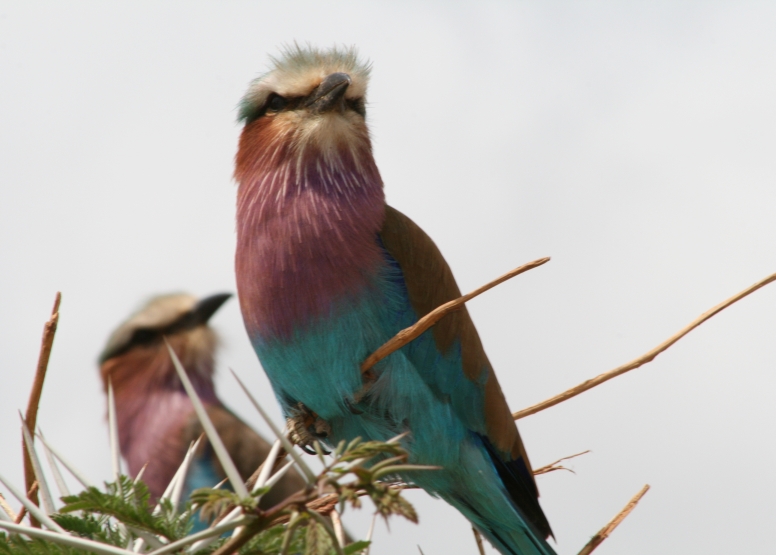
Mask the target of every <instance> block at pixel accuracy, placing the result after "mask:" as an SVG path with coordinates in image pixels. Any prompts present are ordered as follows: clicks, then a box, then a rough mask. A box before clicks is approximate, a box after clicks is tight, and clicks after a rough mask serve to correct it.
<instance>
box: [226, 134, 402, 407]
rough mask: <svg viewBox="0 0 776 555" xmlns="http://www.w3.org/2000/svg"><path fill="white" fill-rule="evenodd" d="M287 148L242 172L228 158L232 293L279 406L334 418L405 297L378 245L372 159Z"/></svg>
mask: <svg viewBox="0 0 776 555" xmlns="http://www.w3.org/2000/svg"><path fill="white" fill-rule="evenodd" d="M249 127H250V126H248V128H246V129H247V132H246V133H244V138H243V141H242V142H241V152H245V149H250V148H251V144H252V143H251V133H250V131H252V130H250V129H249ZM256 131H257V132H260V131H261V130H260V129H258V130H256ZM266 146H267V145H264V144H259V145H256V147H255V148H256V149H257V150H258V149H260V148H261V147H264V148H265V149H266ZM243 147H244V148H243ZM290 150H291V149H288V148H286V149H283V148H281V149H280V150H279V151H278V152H277V154H276V156H277V158H276V159H274V160H272V163H271V164H265V165H261V164H259V165H256V164H252V165H250V166H249V167H248V168H247V169H246V170H245V173H244V174H240V169H239V168H240V165H239V164H240V159H239V157H238V179H240V178H241V179H240V190H239V193H238V229H237V239H238V245H237V256H236V261H237V262H236V273H237V287H238V291H239V296H240V304H241V308H242V312H243V317H244V319H245V323H246V327H247V329H248V333H249V335H250V338H251V341H252V343H253V346H254V348H255V349H256V351H257V353H258V354H259V357H260V360H261V363H262V366H263V367H264V369H265V371H266V372H267V374H268V376H269V378H270V381H271V382H272V384H273V387H274V388H275V392H276V394H277V396H278V398H279V400H280V401H281V403H282V404H283V405H284V407H285V408H286V409H288V408H290V407H292V406H294V405H295V404H296V403H299V402H302V403H304V404H305V405H306V406H308V407H310V408H311V409H312V410H314V411H315V412H316V413H318V414H319V415H320V416H321V417H323V418H332V417H335V416H337V415H339V414H340V413H341V412H342V411H343V410H347V403H348V402H349V401H350V400H352V399H353V396H354V394H355V392H357V391H358V390H359V389H360V388H361V385H362V382H361V375H360V371H359V366H360V364H361V362H363V360H364V359H365V358H366V357H367V356H369V354H370V353H371V352H372V351H373V350H374V349H376V348H377V347H379V346H380V345H381V344H382V342H384V341H385V340H387V339H388V338H390V337H391V336H392V335H393V333H395V332H396V331H398V330H399V329H401V326H402V323H403V322H402V317H403V316H404V309H405V308H406V307H405V306H403V303H405V299H404V298H403V297H402V295H401V294H400V284H398V283H397V282H396V280H395V279H392V277H394V276H393V275H392V272H394V273H395V270H393V268H392V267H391V265H390V263H389V262H388V261H387V260H386V257H385V253H384V250H383V249H382V247H381V245H380V244H379V237H378V233H379V231H380V228H381V226H382V224H383V220H384V217H385V201H384V197H383V191H382V182H381V181H380V175H379V173H378V171H377V168H376V167H375V166H374V162H373V160H372V159H371V156H370V157H368V158H364V159H363V160H361V159H358V158H357V155H358V154H359V153H358V152H357V151H356V152H352V151H351V150H350V149H341V150H336V149H335V150H334V151H333V152H327V151H325V150H321V149H315V148H310V149H308V150H307V151H306V152H305V153H303V154H301V155H300V154H299V153H298V152H292V151H290ZM261 152H266V150H260V151H259V152H253V153H252V154H253V156H252V157H248V156H246V158H247V159H251V160H255V159H256V157H260V156H261V154H260V153H261ZM300 156H301V157H300Z"/></svg>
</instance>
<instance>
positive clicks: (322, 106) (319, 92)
mask: <svg viewBox="0 0 776 555" xmlns="http://www.w3.org/2000/svg"><path fill="white" fill-rule="evenodd" d="M351 82H352V81H351V79H350V75H348V74H347V73H332V74H331V75H329V76H327V77H326V79H324V80H323V82H322V83H321V84H320V85H318V87H317V88H316V89H315V90H314V91H313V92H312V93H311V94H310V97H309V98H308V99H307V102H305V107H306V108H309V109H310V110H312V111H314V112H318V113H323V112H330V111H332V110H334V109H336V108H340V109H343V108H344V107H345V102H344V100H345V91H347V90H348V87H349V86H350V83H351Z"/></svg>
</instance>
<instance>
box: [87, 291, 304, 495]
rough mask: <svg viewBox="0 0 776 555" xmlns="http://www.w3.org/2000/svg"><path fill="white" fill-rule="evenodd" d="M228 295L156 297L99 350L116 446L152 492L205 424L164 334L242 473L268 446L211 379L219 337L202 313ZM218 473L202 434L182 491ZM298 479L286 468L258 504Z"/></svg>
mask: <svg viewBox="0 0 776 555" xmlns="http://www.w3.org/2000/svg"><path fill="white" fill-rule="evenodd" d="M230 296H231V295H228V294H221V295H214V296H212V297H207V298H205V299H203V300H200V301H198V300H197V299H196V298H194V297H192V296H191V295H185V294H173V295H162V296H159V297H154V298H152V299H151V300H150V301H148V302H147V303H146V304H145V305H144V306H143V307H142V308H141V309H140V310H139V311H138V312H137V313H135V314H133V315H132V316H131V317H130V318H129V319H128V320H127V321H125V322H124V323H123V324H121V325H120V326H119V327H118V328H117V329H116V330H115V331H114V332H113V334H112V335H111V337H110V339H109V340H108V343H107V345H106V347H105V349H104V351H103V353H102V354H101V355H100V375H101V377H102V380H103V385H104V386H105V388H106V389H107V384H108V380H110V382H111V384H112V386H113V391H114V397H115V404H116V416H117V424H118V432H119V446H120V449H121V454H122V456H123V457H124V459H125V460H126V463H127V467H128V471H129V475H130V476H133V477H134V476H136V475H137V474H138V473H139V472H140V470H141V469H142V468H143V467H144V466H146V465H147V467H146V470H145V471H144V473H143V481H144V482H145V483H146V485H148V488H149V491H150V493H151V496H152V497H153V498H154V499H156V498H158V497H160V496H161V495H162V493H163V492H164V490H165V489H166V488H167V485H168V484H169V483H170V480H171V479H172V478H173V476H174V474H175V472H176V471H177V469H178V467H179V466H180V464H181V462H182V461H183V457H184V455H185V453H186V450H187V449H188V448H189V445H190V443H191V442H192V441H194V440H196V439H197V438H198V437H199V436H200V435H201V434H202V432H203V429H202V425H201V423H200V422H199V419H198V418H197V416H196V414H195V412H194V407H193V405H192V402H191V400H190V399H189V397H188V395H187V394H186V392H185V391H184V389H183V386H182V384H181V382H180V379H179V378H178V375H177V373H176V372H175V368H174V366H173V364H172V360H171V358H170V354H169V352H168V351H167V348H166V346H165V344H164V341H163V338H166V339H167V341H168V342H169V343H170V346H171V347H172V348H173V350H174V351H175V353H176V354H177V355H178V357H179V359H180V360H181V363H182V365H183V367H184V368H185V369H186V371H187V374H188V376H189V378H190V380H191V382H192V384H193V385H194V388H195V389H196V391H197V394H198V395H199V397H200V399H201V400H202V402H203V404H204V405H205V408H206V410H207V412H208V416H209V417H210V419H211V420H212V421H213V424H214V426H215V427H216V430H217V431H218V434H219V435H220V436H221V439H222V440H223V441H224V444H225V445H226V447H227V451H228V452H229V454H230V456H231V457H232V459H233V460H234V462H235V464H236V465H237V468H238V470H239V471H240V474H241V475H242V477H243V478H244V479H247V478H248V477H249V476H250V475H251V474H252V473H253V472H254V471H255V470H256V469H257V468H258V466H259V464H260V463H261V462H262V461H263V460H264V458H265V457H266V455H267V453H268V451H269V447H270V446H269V443H267V442H266V441H265V440H264V439H263V438H261V437H260V436H259V435H258V434H256V432H254V431H253V430H252V429H251V428H250V427H249V426H247V425H246V424H245V423H244V422H242V421H241V420H240V419H239V418H237V417H236V416H235V415H234V414H232V413H231V412H230V411H229V410H228V409H227V408H226V407H225V406H224V405H223V404H222V403H221V401H220V400H219V399H218V397H217V395H216V391H215V386H214V384H213V373H214V370H215V358H214V357H215V352H216V347H217V344H218V341H217V337H216V335H215V333H214V332H213V330H212V329H211V328H210V327H209V326H208V319H209V318H210V316H211V315H212V314H213V313H214V312H215V311H216V310H217V309H218V307H220V306H221V304H223V302H225V301H226V299H227V298H229V297H230ZM222 478H223V471H222V469H221V466H220V463H218V461H217V458H216V457H215V456H214V453H213V452H212V448H211V447H210V445H209V443H208V442H207V441H204V442H203V444H202V445H201V446H200V449H199V451H198V452H197V454H196V456H195V458H194V462H193V465H192V469H191V470H190V472H189V475H188V476H187V479H186V483H185V491H186V492H187V493H189V492H190V491H191V490H192V489H195V488H197V487H212V486H214V485H215V484H216V483H217V482H218V481H220V480H221V479H222ZM203 482H204V483H203ZM302 487H304V481H303V479H302V478H301V477H300V476H299V475H298V474H297V473H296V472H295V471H293V470H292V471H291V473H290V474H287V475H286V477H284V478H283V480H282V481H281V482H280V483H279V484H278V487H276V488H275V489H273V491H272V492H271V493H270V494H269V497H268V498H267V499H266V500H265V501H264V506H265V507H266V506H269V505H268V504H271V503H274V502H277V501H279V500H280V499H283V498H284V497H285V496H287V495H290V494H291V493H293V492H296V491H298V490H299V489H301V488H302Z"/></svg>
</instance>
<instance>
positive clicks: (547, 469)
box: [533, 449, 590, 476]
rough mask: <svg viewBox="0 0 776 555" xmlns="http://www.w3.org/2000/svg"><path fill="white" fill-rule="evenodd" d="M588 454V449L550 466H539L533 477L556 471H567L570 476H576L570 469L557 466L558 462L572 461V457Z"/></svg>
mask: <svg viewBox="0 0 776 555" xmlns="http://www.w3.org/2000/svg"><path fill="white" fill-rule="evenodd" d="M589 452H590V449H588V450H587V451H582V452H581V453H575V454H574V455H569V456H568V457H563V458H562V459H558V460H557V461H555V462H551V463H550V464H546V465H544V466H541V467H539V468H537V469H535V470H534V471H533V475H534V476H538V475H539V474H547V473H548V472H555V471H556V470H568V471H569V472H571V473H572V474H576V473H575V472H574V471H573V470H571V469H570V468H566V467H565V466H562V465H559V464H558V463H559V462H562V461H567V460H569V459H573V458H574V457H579V456H581V455H585V454H587V453H589Z"/></svg>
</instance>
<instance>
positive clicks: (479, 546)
mask: <svg viewBox="0 0 776 555" xmlns="http://www.w3.org/2000/svg"><path fill="white" fill-rule="evenodd" d="M472 532H474V541H475V542H477V551H479V553H480V555H485V546H484V545H482V534H480V531H479V530H477V529H476V528H475V527H474V526H472Z"/></svg>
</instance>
